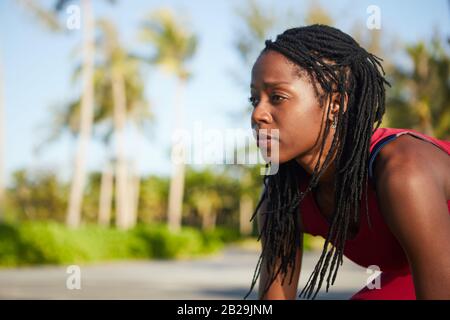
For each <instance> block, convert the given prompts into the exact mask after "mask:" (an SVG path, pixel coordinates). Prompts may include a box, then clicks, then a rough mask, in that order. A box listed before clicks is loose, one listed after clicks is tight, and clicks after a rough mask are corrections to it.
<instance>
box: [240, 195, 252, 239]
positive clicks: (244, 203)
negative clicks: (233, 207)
mask: <svg viewBox="0 0 450 320" xmlns="http://www.w3.org/2000/svg"><path fill="white" fill-rule="evenodd" d="M252 214H253V200H252V198H251V197H250V196H248V195H242V196H241V199H240V201H239V231H240V233H241V235H249V234H251V233H252V226H253V225H252V222H251V221H250V219H251V217H252Z"/></svg>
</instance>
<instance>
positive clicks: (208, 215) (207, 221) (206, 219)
mask: <svg viewBox="0 0 450 320" xmlns="http://www.w3.org/2000/svg"><path fill="white" fill-rule="evenodd" d="M202 217H203V219H202V229H203V231H212V230H214V229H215V228H216V217H217V213H216V212H215V211H213V210H208V211H207V212H204V213H203V215H202Z"/></svg>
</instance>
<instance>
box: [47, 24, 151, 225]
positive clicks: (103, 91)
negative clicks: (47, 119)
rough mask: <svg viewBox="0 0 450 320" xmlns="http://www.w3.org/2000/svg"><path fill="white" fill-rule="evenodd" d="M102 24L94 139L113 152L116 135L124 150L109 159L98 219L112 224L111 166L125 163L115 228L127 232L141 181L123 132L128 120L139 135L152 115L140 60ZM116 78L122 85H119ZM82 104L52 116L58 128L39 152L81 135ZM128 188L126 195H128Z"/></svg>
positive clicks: (133, 218) (96, 67)
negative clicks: (127, 152) (129, 167)
mask: <svg viewBox="0 0 450 320" xmlns="http://www.w3.org/2000/svg"><path fill="white" fill-rule="evenodd" d="M97 26H98V27H99V31H100V37H99V38H98V41H97V42H96V52H97V54H96V57H97V59H96V60H97V63H96V64H95V65H94V73H93V84H94V92H95V94H94V110H93V126H94V135H96V136H97V137H98V138H99V139H100V140H101V141H102V142H103V143H104V145H105V149H106V150H109V146H110V144H111V142H112V140H113V137H115V138H117V136H119V137H120V138H121V139H122V141H119V142H120V145H119V146H120V147H119V148H116V150H115V151H116V152H115V157H114V158H113V159H112V160H111V159H110V157H109V155H108V160H107V163H106V164H105V166H104V169H103V172H102V178H101V184H100V186H101V187H100V188H101V189H100V201H99V202H100V209H99V215H98V220H99V223H100V224H102V225H107V224H109V220H110V215H111V214H110V211H111V195H112V185H113V177H112V175H113V169H112V168H111V163H113V164H114V167H115V168H118V167H119V165H118V164H117V162H119V161H122V162H123V164H121V165H122V168H125V170H124V171H125V175H122V177H120V176H119V174H120V173H118V174H117V179H116V180H117V183H119V179H123V180H121V183H122V185H121V187H119V186H117V190H116V224H117V226H118V227H119V228H122V229H124V228H128V227H131V226H133V225H134V224H135V221H136V207H137V200H136V198H137V195H138V192H139V179H138V177H137V176H134V175H132V174H131V173H132V172H130V174H129V175H128V174H127V164H126V162H125V159H124V151H123V147H124V137H123V131H124V128H125V125H126V124H127V122H130V123H132V124H133V125H134V126H135V127H136V128H137V129H138V130H140V131H143V130H145V129H147V128H149V124H150V123H151V121H152V114H151V113H150V111H149V108H148V102H147V101H146V99H145V94H144V82H143V78H142V75H141V60H140V59H138V58H136V57H135V56H133V55H131V54H130V53H128V52H127V51H126V49H125V48H124V47H123V46H122V44H121V43H120V41H119V37H118V33H117V31H116V29H115V27H114V25H113V23H112V22H110V21H109V20H106V19H100V20H99V22H98V24H97ZM81 70H82V67H81V68H80V67H78V68H77V69H76V70H75V72H74V76H73V78H74V80H75V81H77V80H79V78H80V75H81ZM117 78H119V81H118V82H115V79H117ZM117 92H119V94H117ZM117 97H118V98H117ZM81 105H82V97H80V98H77V99H75V100H74V101H72V102H70V103H69V104H67V105H65V106H63V108H60V109H56V110H54V111H53V112H52V117H53V119H52V121H51V122H52V124H53V125H52V126H51V128H50V130H51V131H50V135H49V136H48V137H47V139H46V140H45V141H44V142H43V143H42V144H41V146H40V148H42V147H43V146H45V145H46V144H48V143H49V142H52V141H54V140H55V139H57V138H59V137H60V135H61V134H62V133H63V132H64V131H69V132H70V133H71V134H72V135H73V136H79V134H80V117H81ZM116 142H117V140H116ZM116 147H117V144H116ZM122 168H121V169H122ZM122 173H123V172H122ZM124 189H125V192H123V190H124ZM120 190H122V192H121V191H120ZM117 204H119V205H117Z"/></svg>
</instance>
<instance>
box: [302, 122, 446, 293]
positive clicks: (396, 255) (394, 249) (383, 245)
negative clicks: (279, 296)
mask: <svg viewBox="0 0 450 320" xmlns="http://www.w3.org/2000/svg"><path fill="white" fill-rule="evenodd" d="M403 134H409V135H411V136H413V137H416V138H419V139H423V140H425V141H428V142H430V143H432V144H434V145H435V146H437V147H438V148H440V149H441V150H443V151H445V152H446V153H447V154H448V155H450V141H443V140H439V139H436V138H433V137H430V136H427V135H424V134H421V133H419V132H417V131H415V130H411V129H394V128H378V129H377V130H376V131H375V132H374V133H373V135H372V138H371V142H370V157H369V184H368V190H367V195H368V208H369V218H370V223H371V228H370V227H369V224H368V221H367V215H366V210H365V197H364V195H363V196H362V198H363V199H362V201H361V208H360V213H361V221H360V228H359V231H358V233H357V235H356V236H355V237H354V238H353V239H351V240H347V242H346V245H345V250H344V255H345V256H346V257H347V258H348V259H350V260H352V261H353V262H355V263H356V264H358V265H360V266H362V267H365V268H367V267H368V266H370V265H377V266H378V267H379V268H380V269H381V271H382V274H381V276H382V277H381V290H376V289H374V290H369V289H367V288H366V287H365V288H364V289H362V290H361V291H360V292H358V293H357V294H356V295H354V296H353V299H415V293H414V285H413V282H412V277H411V273H410V269H409V264H408V260H407V258H406V255H405V252H404V251H403V248H402V247H401V246H400V244H399V243H398V241H397V239H396V238H395V236H394V235H393V234H392V233H391V232H390V230H389V227H388V226H387V224H386V223H385V222H384V220H383V217H382V215H381V213H380V211H379V208H378V204H377V198H376V194H375V190H374V187H373V185H372V181H371V180H372V176H373V169H372V166H373V163H374V160H375V157H376V155H377V154H378V153H379V152H380V150H381V148H382V147H383V146H384V145H386V144H387V143H389V142H390V141H392V140H394V139H396V138H397V137H399V136H400V135H403ZM307 182H308V181H307V180H306V179H301V178H300V188H301V190H302V191H304V190H305V189H306V187H307V185H306V184H307ZM447 206H448V208H449V213H450V200H448V201H447ZM300 209H301V212H302V217H301V218H302V223H303V227H304V230H303V231H304V232H305V233H308V234H311V235H313V236H317V235H320V236H322V237H324V238H325V237H326V236H327V233H328V226H329V224H328V221H327V220H326V219H325V217H324V216H322V215H321V214H320V211H319V208H318V206H317V204H316V202H315V200H314V197H313V196H312V194H311V193H309V194H308V195H307V196H306V197H305V198H304V199H303V201H302V202H301V204H300Z"/></svg>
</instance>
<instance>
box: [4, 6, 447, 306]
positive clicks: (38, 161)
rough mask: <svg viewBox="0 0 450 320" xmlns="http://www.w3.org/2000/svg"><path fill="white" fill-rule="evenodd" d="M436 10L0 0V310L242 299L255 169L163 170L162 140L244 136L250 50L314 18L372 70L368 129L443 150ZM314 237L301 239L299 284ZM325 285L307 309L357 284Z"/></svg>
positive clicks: (443, 89) (441, 35)
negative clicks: (22, 305)
mask: <svg viewBox="0 0 450 320" xmlns="http://www.w3.org/2000/svg"><path fill="white" fill-rule="evenodd" d="M374 15H375V20H376V19H377V17H378V18H379V19H378V20H379V22H380V24H379V25H378V26H377V27H375V28H372V27H373V21H374V20H373V19H374ZM449 16H450V2H449V1H446V0H436V1H432V2H421V1H406V0H403V1H395V2H394V1H358V2H356V1H348V0H347V1H327V2H325V1H294V0H287V1H283V2H279V1H278V2H276V1H269V0H260V1H258V0H245V1H237V0H230V1H206V0H204V1H203V0H202V1H201V0H194V1H189V2H186V1H177V0H168V1H144V0H132V1H123V0H115V1H113V0H110V1H107V0H79V1H75V0H74V1H68V0H66V1H64V0H61V1H56V0H42V1H38V0H1V1H0V26H1V28H0V219H1V223H0V298H123V299H127V298H143V299H145V298H150V299H152V298H159V299H167V298H168V299H197V298H198V299H226V298H234V299H241V298H242V297H243V296H244V295H245V293H246V292H247V290H248V288H249V285H250V283H251V277H252V275H253V270H254V267H255V266H256V262H257V254H258V249H259V243H258V242H257V239H256V225H255V223H254V222H250V218H251V216H252V214H253V211H254V209H255V206H256V204H257V202H258V199H259V196H260V192H261V186H262V176H261V175H260V166H259V165H254V164H253V165H246V164H226V163H225V162H224V160H223V159H220V158H219V159H218V160H217V159H216V160H217V161H213V162H212V163H203V164H176V163H174V162H173V161H171V159H172V158H171V155H172V151H173V140H172V136H173V133H174V132H175V130H177V129H186V130H193V129H194V126H195V124H199V123H200V124H201V125H202V126H203V128H205V129H218V130H223V131H225V130H227V129H230V128H231V129H243V130H249V129H250V114H251V108H250V104H249V103H248V96H249V84H250V72H251V67H252V64H253V62H254V61H255V59H256V57H257V56H258V54H259V52H260V50H261V49H262V48H263V47H264V40H265V39H268V38H274V37H275V36H276V35H277V34H279V33H281V32H283V31H284V30H285V29H287V28H290V27H295V26H301V25H305V24H312V23H324V24H328V25H332V26H335V27H338V28H340V29H341V30H343V31H344V32H347V33H349V34H350V35H352V36H353V37H354V38H355V39H356V40H357V41H358V42H359V43H360V44H361V45H362V46H363V47H365V48H366V49H367V50H368V51H370V52H372V53H374V54H376V55H378V56H379V57H381V58H383V59H384V68H385V71H386V74H387V78H388V80H389V81H390V83H391V85H392V87H391V88H390V89H388V91H387V113H386V115H385V118H384V121H383V126H385V127H397V128H413V129H415V130H417V131H420V132H423V133H425V134H428V135H431V136H435V137H438V138H440V139H446V140H450V102H449V101H450V73H449V70H450V51H449V49H450V48H449V44H450V19H449ZM371 26H372V27H371ZM195 143H197V144H202V143H204V141H203V142H202V141H196V142H195ZM253 147H254V146H253ZM247 148H250V147H249V145H248V143H247V142H246V141H242V143H240V144H238V145H237V146H233V147H232V150H229V151H231V152H232V153H233V154H234V153H235V152H238V151H239V150H241V149H245V150H246V149H247ZM321 241H322V240H321V239H316V238H313V237H309V236H305V249H306V250H307V252H306V257H305V265H304V270H305V271H304V272H303V271H302V279H301V281H300V283H301V284H302V283H303V284H304V283H305V279H304V277H306V276H307V275H309V272H310V271H312V268H313V267H314V263H315V259H316V257H317V253H316V251H315V250H316V249H317V248H320V247H321ZM114 260H115V261H116V262H114V263H112V261H114ZM73 264H76V265H80V266H81V270H82V272H83V273H82V275H83V276H82V285H83V290H69V289H67V287H66V279H67V277H68V274H67V273H66V267H67V266H69V265H73ZM43 265H48V266H47V267H42V266H43ZM338 278H340V280H339V281H338V282H337V284H336V285H335V288H333V289H332V291H333V290H334V291H333V292H334V293H332V294H328V295H322V296H320V297H322V298H324V299H326V298H342V299H345V298H348V297H350V296H351V294H352V293H354V292H355V291H357V290H358V289H359V288H362V287H363V286H364V285H365V279H366V278H367V274H366V273H365V270H362V269H360V268H358V267H357V266H355V265H352V264H351V262H349V261H346V265H345V268H344V271H342V276H341V277H338ZM251 297H253V298H254V297H255V295H254V294H253V295H252V296H251Z"/></svg>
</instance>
